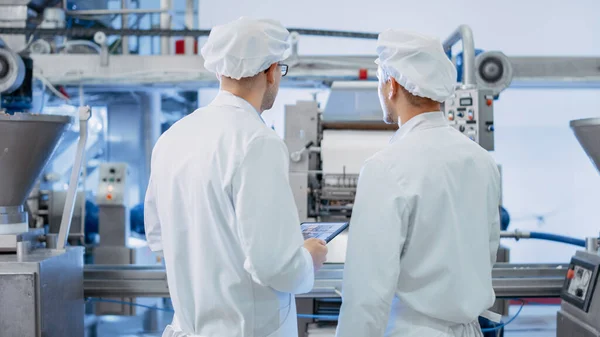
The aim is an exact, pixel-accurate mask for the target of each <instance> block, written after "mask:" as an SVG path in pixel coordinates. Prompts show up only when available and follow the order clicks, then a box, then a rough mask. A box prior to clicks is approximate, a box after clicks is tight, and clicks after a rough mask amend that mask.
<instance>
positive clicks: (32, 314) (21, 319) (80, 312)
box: [0, 248, 84, 337]
mask: <svg viewBox="0 0 600 337" xmlns="http://www.w3.org/2000/svg"><path fill="white" fill-rule="evenodd" d="M82 271H83V248H70V249H68V250H66V251H65V250H48V249H39V250H35V251H33V252H31V253H30V254H27V255H24V256H17V255H15V254H1V255H0V293H2V294H1V295H0V296H1V297H0V298H1V299H2V300H1V301H0V335H2V337H5V336H6V337H23V336H28V337H29V336H31V337H81V336H83V332H84V331H83V321H84V303H83V287H82V284H83V272H82ZM7 275H21V276H25V278H17V279H14V278H13V279H10V278H6V276H7ZM15 282H16V283H15ZM10 289H12V290H14V291H20V294H21V295H24V296H19V298H20V299H21V300H20V301H19V300H18V299H16V298H15V297H11V296H10V294H7V293H6V292H7V291H10V292H11V294H12V291H11V290H10ZM14 295H17V296H18V294H14ZM6 299H9V300H6ZM30 299H31V300H32V301H33V303H31V301H30ZM15 311H16V312H17V313H16V314H15ZM3 318H8V319H7V320H6V321H5V320H3ZM11 329H12V330H11ZM6 331H16V332H15V333H14V334H9V333H7V332H6ZM22 332H24V333H22ZM32 332H33V333H32Z"/></svg>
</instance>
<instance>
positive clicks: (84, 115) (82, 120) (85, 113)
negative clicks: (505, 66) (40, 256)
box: [57, 106, 92, 249]
mask: <svg viewBox="0 0 600 337" xmlns="http://www.w3.org/2000/svg"><path fill="white" fill-rule="evenodd" d="M90 117H92V110H91V109H90V107H89V106H81V107H79V143H78V144H77V152H76V154H75V163H74V164H73V169H72V171H71V179H70V181H69V189H68V191H67V198H66V200H65V207H64V209H63V215H62V220H61V222H60V230H59V232H58V243H57V248H58V249H65V247H66V244H67V239H68V236H69V231H70V230H71V220H72V217H73V210H74V208H75V195H76V194H77V185H78V183H79V175H80V174H81V166H82V164H83V155H84V152H85V144H86V143H87V137H88V132H87V126H88V125H87V123H88V120H89V119H90Z"/></svg>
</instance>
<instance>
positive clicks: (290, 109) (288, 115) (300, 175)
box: [283, 101, 319, 221]
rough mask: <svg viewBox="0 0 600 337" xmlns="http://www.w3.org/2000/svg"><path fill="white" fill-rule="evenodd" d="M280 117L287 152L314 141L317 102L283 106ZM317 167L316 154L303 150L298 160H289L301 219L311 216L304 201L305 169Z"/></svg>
mask: <svg viewBox="0 0 600 337" xmlns="http://www.w3.org/2000/svg"><path fill="white" fill-rule="evenodd" d="M284 119H285V129H284V137H283V140H284V142H285V144H286V145H287V148H288V149H289V152H290V153H292V152H295V151H298V150H301V149H303V148H305V147H306V145H307V144H308V143H310V142H312V143H313V144H318V142H319V139H318V138H319V134H318V128H319V108H318V105H317V102H313V101H305V102H298V103H297V104H296V105H287V106H285V111H284ZM318 166H319V160H318V154H317V153H312V152H309V151H305V152H304V153H303V154H302V156H301V157H300V159H299V160H298V161H296V162H290V166H289V170H290V178H289V180H290V186H291V187H292V193H293V194H294V200H295V201H296V206H297V207H298V214H299V216H300V220H301V221H306V220H308V219H309V218H310V216H311V215H310V214H309V204H308V193H309V174H308V171H309V170H310V169H315V168H317V167H318Z"/></svg>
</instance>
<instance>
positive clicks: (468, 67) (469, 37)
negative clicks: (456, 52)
mask: <svg viewBox="0 0 600 337" xmlns="http://www.w3.org/2000/svg"><path fill="white" fill-rule="evenodd" d="M459 41H462V45H463V55H462V57H463V68H462V81H463V84H465V85H476V84H477V82H476V81H475V42H474V40H473V31H472V30H471V28H470V27H469V26H467V25H461V26H459V27H458V28H457V29H456V30H455V31H454V32H453V33H452V34H450V36H449V37H448V38H447V39H446V40H445V41H444V43H443V46H444V50H445V51H446V52H448V51H451V50H452V46H454V45H455V44H456V43H457V42H459Z"/></svg>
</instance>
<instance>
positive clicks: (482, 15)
mask: <svg viewBox="0 0 600 337" xmlns="http://www.w3.org/2000/svg"><path fill="white" fill-rule="evenodd" d="M175 1H176V2H181V3H183V0H175ZM180 7H182V6H180ZM199 11H200V15H199V19H200V28H210V27H212V26H213V25H216V24H222V23H225V22H227V21H229V20H233V19H236V18H238V17H239V16H242V15H245V16H253V17H265V18H274V19H278V20H280V21H281V22H282V23H283V24H284V25H285V26H287V27H300V28H323V29H336V30H355V31H366V32H379V31H381V30H384V29H386V28H389V27H394V28H402V29H410V30H416V31H420V32H423V33H427V34H430V35H434V36H438V37H439V38H441V39H444V38H445V37H447V36H448V35H449V34H450V33H451V32H452V31H453V30H454V29H455V28H456V27H457V26H458V25H460V24H468V25H470V26H471V27H472V29H473V31H474V35H475V43H476V47H477V48H480V49H485V50H501V51H503V52H504V53H506V54H507V55H509V56H510V55H512V56H520V55H524V56H533V55H539V56H567V55H573V56H599V55H600V33H599V32H600V19H598V13H600V1H597V0H578V1H573V2H566V1H560V0H548V1H542V0H535V1H534V0H531V1H522V0H519V1H517V0H508V1H487V0H486V1H481V0H454V1H442V0H438V1H389V0H388V1H383V0H371V1H368V2H367V1H359V0H343V1H342V0H325V1H323V0H304V1H301V2H299V1H280V0H279V1H276V0H244V1H241V0H219V1H200V5H199ZM374 45H375V44H374V41H364V40H348V39H332V38H317V37H302V39H301V42H300V53H301V54H307V55H308V54H338V55H340V54H367V55H372V54H374ZM310 92H311V90H289V89H288V90H286V89H284V90H282V92H281V94H280V96H279V97H278V100H277V103H276V106H275V107H274V109H273V110H272V111H270V112H267V113H266V114H265V120H266V121H267V123H268V124H269V125H274V126H275V128H276V129H278V130H280V128H281V125H282V121H281V113H282V111H283V105H284V104H292V103H294V102H295V101H296V100H298V99H310V98H311V95H310ZM214 94H215V91H214V90H213V91H203V94H202V97H201V100H202V103H208V102H209V101H210V100H211V99H212V97H213V96H214ZM326 96H327V95H326V94H320V95H319V98H320V100H322V99H325V98H326ZM599 106H600V90H527V89H520V90H519V89H509V90H507V91H505V92H504V93H503V94H502V95H501V98H500V100H499V101H498V102H497V103H496V105H495V113H496V145H497V151H496V152H495V154H494V155H495V157H496V158H497V160H498V162H499V163H500V164H502V166H503V174H504V177H503V178H504V203H505V206H506V207H507V209H508V210H509V212H511V215H512V216H513V218H514V219H515V221H514V222H513V223H512V225H511V227H512V228H513V229H514V228H517V227H518V228H521V229H527V230H541V231H550V232H556V233H562V234H568V235H574V236H580V237H583V236H585V235H597V234H598V232H599V231H600V225H599V223H600V221H598V220H597V219H598V217H599V216H598V212H599V211H598V209H599V208H598V207H597V204H598V202H599V201H600V176H598V173H597V172H596V171H595V169H594V168H593V167H592V165H591V164H590V162H589V160H588V159H587V157H586V156H585V154H584V153H583V151H582V150H581V149H580V148H579V145H578V143H577V141H576V140H575V138H574V137H573V135H572V133H571V131H570V129H569V127H568V122H569V121H570V120H571V119H575V118H582V117H590V116H599V115H600V111H599ZM536 216H543V217H545V221H544V223H543V224H542V223H538V221H537V220H536V219H535V217H536ZM503 242H504V241H503ZM504 243H505V244H507V245H509V246H510V247H511V248H512V254H511V255H512V259H513V261H515V262H556V261H559V262H560V261H562V262H564V261H566V260H567V259H568V258H569V257H570V256H571V255H572V254H573V251H574V249H575V248H573V247H570V246H565V245H560V244H554V243H545V242H533V241H530V242H526V241H520V242H518V243H515V242H512V241H505V242H504Z"/></svg>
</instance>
